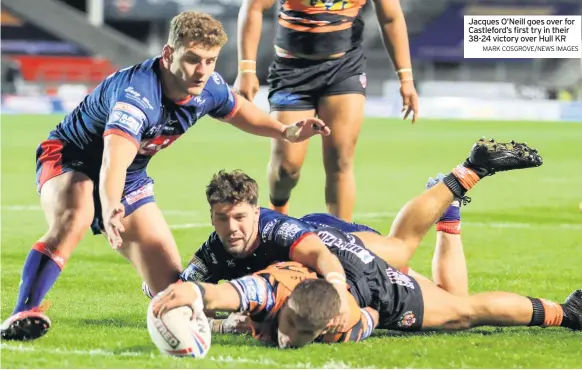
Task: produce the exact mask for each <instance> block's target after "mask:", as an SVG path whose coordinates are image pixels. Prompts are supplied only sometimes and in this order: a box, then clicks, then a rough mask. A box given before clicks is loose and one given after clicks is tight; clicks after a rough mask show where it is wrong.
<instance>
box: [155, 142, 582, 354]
mask: <svg viewBox="0 0 582 370" xmlns="http://www.w3.org/2000/svg"><path fill="white" fill-rule="evenodd" d="M509 153H511V155H508V154H509ZM477 161H478V163H480V164H482V165H483V166H475V165H474V164H475V163H476V162H477ZM467 164H469V165H470V164H473V165H472V166H471V168H468V166H467ZM538 165H541V158H540V157H539V156H538V155H537V154H536V152H535V151H534V150H531V149H530V148H528V147H527V146H525V145H522V144H513V143H512V144H505V145H504V144H501V145H500V144H497V143H494V142H492V143H482V145H478V146H477V147H476V149H475V150H473V151H472V153H471V155H470V157H469V160H468V163H466V165H465V166H459V167H457V168H456V169H455V170H454V172H453V174H450V175H448V176H446V177H444V179H443V182H442V183H438V184H436V185H435V186H434V187H432V188H430V189H429V190H427V191H425V192H424V193H423V194H422V195H420V196H419V197H417V198H415V199H414V200H413V201H412V202H410V203H409V204H408V205H407V206H405V207H404V209H403V210H402V211H401V212H400V213H399V215H398V216H397V218H396V220H395V225H396V226H398V223H400V222H403V221H406V223H407V224H408V228H409V229H410V230H415V231H413V232H415V233H417V234H418V235H419V236H420V235H422V236H424V235H425V234H426V232H427V231H428V228H430V225H432V224H433V223H434V222H435V221H436V220H437V219H438V218H439V217H440V216H441V215H442V214H443V213H444V211H445V210H446V209H447V208H448V206H449V205H450V204H451V202H452V201H454V200H455V197H456V198H461V199H462V198H463V197H464V196H465V193H466V191H467V190H468V189H470V188H471V187H473V186H474V185H475V184H476V183H477V181H479V180H480V179H481V178H482V177H483V176H486V175H490V174H493V173H494V172H495V171H499V170H510V169H519V168H526V167H532V166H538ZM425 205H428V206H425ZM411 208H414V209H415V212H414V213H413V214H408V215H407V211H409V210H410V209H411ZM434 209H438V210H439V212H438V214H437V216H436V217H434V211H433V210H434ZM412 215H414V217H411V216H412ZM316 232H317V234H318V235H319V236H320V238H322V239H323V240H327V241H328V242H330V241H332V239H333V243H330V244H328V247H329V248H330V249H331V250H332V251H333V252H334V253H336V254H337V255H338V257H339V258H340V261H342V264H343V265H344V269H345V270H346V273H347V276H348V280H347V284H348V285H349V289H350V293H351V294H352V296H353V298H354V300H353V301H352V305H354V304H357V305H358V306H359V307H360V308H362V310H361V311H360V313H359V315H354V314H353V315H352V316H351V318H350V323H352V324H354V325H353V326H352V327H351V328H350V330H348V331H345V332H343V333H337V334H330V333H326V327H327V324H328V322H329V320H330V319H331V318H333V317H334V315H335V314H336V313H337V310H338V307H339V297H338V296H337V293H336V291H335V289H334V288H333V286H332V285H331V284H330V283H329V282H327V281H324V280H322V279H315V278H316V274H315V273H312V272H310V271H309V270H307V269H302V268H301V266H297V265H296V264H290V263H279V264H276V265H274V266H270V267H268V268H267V269H265V270H264V271H261V272H259V273H256V274H253V275H251V276H246V277H243V278H240V279H235V280H234V281H231V282H230V283H227V284H221V285H214V284H206V283H191V282H189V283H186V284H183V283H178V284H172V285H171V286H170V287H169V288H168V289H167V290H165V291H164V292H162V294H160V296H159V297H158V298H156V299H157V302H156V303H155V308H154V312H155V313H156V314H158V315H160V314H163V312H165V311H167V310H169V309H172V308H174V307H179V306H193V303H194V302H195V301H196V300H197V299H202V300H203V303H204V305H205V307H206V308H207V309H209V310H220V311H230V312H236V311H238V312H245V313H248V314H250V315H251V319H252V320H253V321H252V324H253V332H254V335H255V336H256V337H258V338H262V339H268V340H271V341H274V342H276V343H278V345H279V346H280V347H300V346H303V345H305V344H308V343H310V342H311V341H313V340H315V339H318V340H322V341H332V342H333V341H346V340H361V339H363V338H365V337H366V336H368V335H369V334H370V333H371V331H372V329H373V328H374V327H378V328H381V329H395V330H408V331H419V330H463V329H469V328H472V327H476V326H482V325H494V326H562V327H567V328H571V329H582V290H577V291H575V292H574V293H573V294H572V295H570V297H568V298H567V299H566V302H565V303H564V304H558V303H556V302H552V301H548V300H543V299H538V298H530V297H525V296H520V295H517V294H514V293H506V292H488V293H481V294H476V295H472V296H469V297H467V296H464V294H459V295H454V294H451V293H449V292H447V291H445V290H443V289H441V288H439V287H438V286H437V285H436V284H434V283H433V282H431V281H429V280H427V279H418V280H416V279H414V278H412V277H410V276H408V275H406V274H404V273H401V272H399V271H398V269H399V268H401V267H403V266H391V265H389V264H388V263H386V262H385V261H384V260H383V259H381V258H379V257H378V256H376V255H375V254H374V253H372V252H371V251H370V250H368V249H367V248H366V247H367V244H366V243H365V242H362V240H361V239H359V238H358V237H357V236H356V234H357V233H354V234H346V233H342V232H341V231H340V230H338V229H334V228H328V227H323V228H321V229H318V230H317V231H316ZM368 233H370V232H368ZM370 234H373V233H370ZM399 245H400V246H401V247H402V243H400V244H399ZM404 247H405V246H404ZM404 262H405V263H408V261H404ZM299 281H301V282H299ZM235 293H236V294H235ZM352 312H353V311H352Z"/></svg>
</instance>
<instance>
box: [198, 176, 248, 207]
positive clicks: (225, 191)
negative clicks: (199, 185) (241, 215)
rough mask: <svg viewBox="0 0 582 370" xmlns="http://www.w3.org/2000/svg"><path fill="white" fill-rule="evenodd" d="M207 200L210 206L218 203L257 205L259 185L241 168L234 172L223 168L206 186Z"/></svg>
mask: <svg viewBox="0 0 582 370" xmlns="http://www.w3.org/2000/svg"><path fill="white" fill-rule="evenodd" d="M206 200H208V204H209V205H210V206H213V205H214V204H216V203H231V204H238V203H249V204H252V205H257V203H258V201H259V185H258V184H257V182H256V181H255V180H254V179H252V178H251V177H250V176H249V175H247V174H246V173H244V172H242V171H241V170H234V171H232V172H226V171H225V170H221V171H220V172H218V173H215V174H214V175H213V176H212V180H210V183H209V184H208V186H206Z"/></svg>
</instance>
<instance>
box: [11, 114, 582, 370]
mask: <svg viewBox="0 0 582 370" xmlns="http://www.w3.org/2000/svg"><path fill="white" fill-rule="evenodd" d="M60 119H61V117H59V116H24V115H23V116H2V127H1V128H2V132H1V133H2V173H1V174H2V193H1V194H2V213H1V216H2V239H1V241H2V255H1V257H2V262H1V267H2V268H1V270H2V281H1V282H2V289H1V292H2V305H1V308H2V319H5V318H6V317H7V316H8V315H9V314H10V312H11V310H12V308H13V305H14V302H15V299H16V292H17V287H18V282H19V276H20V271H21V268H22V263H23V261H24V258H25V256H26V254H27V253H28V251H29V250H30V247H31V245H32V244H33V243H34V242H35V241H36V240H37V238H38V237H40V236H41V235H42V234H43V233H44V232H45V221H44V217H43V214H42V212H41V211H40V209H39V206H38V204H39V202H38V196H37V194H36V191H35V173H34V171H35V163H34V152H35V148H36V146H37V145H38V143H39V142H40V141H41V140H43V139H44V138H45V137H46V136H47V134H48V131H49V130H50V129H51V128H52V127H54V125H56V124H57V123H58V121H59V120H60ZM483 135H487V136H488V137H494V138H495V139H497V140H499V141H505V140H511V139H516V140H520V141H527V142H528V143H529V144H530V145H532V146H533V147H536V148H538V149H539V150H540V152H541V154H542V156H543V158H544V161H545V163H544V165H543V166H542V167H541V168H536V169H528V170H524V171H517V172H511V173H500V174H498V175H495V176H493V177H491V178H487V179H485V180H484V181H482V182H481V183H480V184H479V185H478V186H477V187H476V188H475V189H474V191H472V192H471V197H472V198H473V202H472V203H471V204H470V205H469V206H468V207H466V208H463V221H464V223H463V237H464V245H465V252H466V256H467V259H468V268H469V279H470V290H471V292H480V291H486V290H508V291H515V292H519V293H522V294H527V295H532V296H538V297H545V298H548V299H554V300H559V301H562V300H563V299H564V298H565V297H566V296H567V295H568V294H569V293H570V292H572V291H573V290H574V289H576V288H582V215H581V214H580V213H579V211H578V204H579V203H580V202H581V201H582V191H581V190H582V186H581V185H582V164H581V159H582V145H580V140H581V138H582V125H581V124H576V123H553V122H548V123H539V122H523V123H518V122H482V121H449V122H447V121H438V120H422V121H420V122H419V123H418V124H416V125H410V124H409V123H407V122H403V121H399V120H387V119H367V120H366V122H365V124H364V126H363V129H362V134H361V137H360V140H359V143H358V150H357V157H356V165H355V168H356V174H357V183H358V197H357V206H356V214H355V219H356V221H359V222H363V223H367V224H369V225H370V226H373V227H375V228H378V229H380V230H382V231H384V232H388V230H389V228H390V223H391V221H392V219H393V217H394V214H395V213H396V212H397V211H398V210H399V208H400V207H401V206H402V205H403V204H404V203H405V202H406V201H407V200H409V199H410V198H411V197H413V196H414V195H416V194H418V193H419V192H421V191H422V190H423V188H424V185H425V183H426V180H427V178H428V177H429V176H434V175H435V174H436V173H438V172H446V171H449V170H450V169H451V168H452V167H454V166H455V165H456V164H458V163H459V162H460V161H462V160H463V159H464V158H465V157H466V155H467V153H468V151H469V149H470V147H471V145H472V143H473V142H474V140H476V139H478V138H479V137H481V136H483ZM268 155H269V140H268V139H264V138H258V137H253V136H250V135H246V134H244V133H240V132H238V131H237V130H236V129H234V128H232V127H229V126H228V125H226V124H223V123H219V122H216V121H211V120H204V121H202V122H200V123H199V124H198V125H197V127H195V128H194V129H192V130H191V131H190V132H189V133H188V134H187V135H185V136H184V137H183V138H181V139H180V140H179V141H178V142H176V143H175V144H174V145H173V147H172V148H171V149H169V150H164V151H162V152H161V153H159V154H158V155H157V156H156V158H154V159H153V161H152V163H151V165H150V170H149V171H150V175H151V176H153V177H154V179H155V180H156V189H155V190H156V196H157V201H158V204H159V205H160V207H161V208H162V210H164V211H165V214H166V217H167V221H168V223H169V224H170V225H172V227H173V228H174V229H173V231H174V235H175V237H176V239H177V242H178V245H179V246H180V251H181V254H182V256H183V261H184V263H185V262H186V261H187V260H188V259H189V257H190V256H191V255H192V253H193V252H194V251H195V250H196V249H197V248H198V246H199V245H200V244H201V242H203V241H204V240H205V239H206V237H207V234H208V233H209V232H210V231H211V229H210V227H209V225H208V221H209V220H208V206H207V204H205V197H204V187H205V185H206V183H207V181H208V180H209V179H210V177H211V175H212V174H213V173H214V172H215V171H218V170H220V169H222V168H226V169H235V168H241V169H244V170H245V171H247V172H248V173H249V174H250V175H251V176H253V177H255V178H256V179H257V180H258V181H259V184H260V186H261V187H262V193H261V204H262V205H266V204H267V199H268V198H267V183H266V167H267V161H268ZM320 158H321V144H320V140H313V142H312V143H311V146H310V151H309V155H308V159H307V161H306V164H305V167H304V170H303V172H302V178H301V182H300V184H299V186H298V188H297V189H296V191H295V192H294V193H293V197H292V203H291V213H292V215H302V214H304V213H309V212H320V211H324V210H325V202H324V176H323V171H322V164H321V160H320ZM434 240H435V235H434V230H433V231H431V232H430V233H429V235H428V236H427V238H426V239H425V240H424V242H423V243H422V245H421V246H420V247H419V249H418V252H417V254H416V255H415V257H414V259H413V261H412V263H411V265H412V267H413V268H414V269H416V270H418V271H420V272H423V273H425V274H430V260H431V257H432V252H433V248H434ZM140 283H141V280H140V279H139V277H138V276H137V274H136V272H135V271H134V269H133V267H132V266H131V265H130V264H129V263H128V262H126V261H125V260H124V259H123V258H122V257H121V256H119V255H118V254H117V253H116V252H114V251H113V250H111V248H110V247H109V245H108V244H107V242H106V240H105V239H104V238H103V237H94V236H91V235H90V234H87V237H86V238H85V239H84V240H83V241H82V243H81V244H80V245H79V247H78V249H77V251H76V253H75V254H74V256H73V258H72V259H71V260H70V261H69V263H68V265H67V267H66V269H65V271H64V272H63V274H62V275H61V278H60V279H59V281H58V282H57V283H56V285H55V287H54V288H53V289H52V291H50V293H49V294H48V297H47V298H48V300H50V301H51V302H52V307H51V309H50V310H49V312H48V314H49V315H50V317H51V319H52V320H53V328H52V330H51V331H50V332H49V334H48V335H46V336H45V337H44V338H42V339H40V340H38V341H36V342H33V343H24V344H19V343H2V344H1V358H2V367H4V368H37V367H45V368H46V367H49V368H55V367H56V368H76V367H82V368H95V367H96V368H101V367H104V368H201V367H202V368H223V367H228V368H285V367H291V368H312V367H316V368H321V367H329V368H337V367H340V368H341V367H350V368H356V367H359V368H371V367H374V368H394V367H413V368H443V367H445V368H458V367H459V368H523V367H528V368H567V367H580V364H581V363H582V360H581V359H582V354H581V349H582V333H575V332H571V331H567V330H563V329H541V328H531V329H528V328H518V329H493V328H479V329H474V330H472V331H469V332H465V333H457V334H424V335H422V334H419V335H402V334H399V333H394V332H385V331H378V332H376V333H375V334H374V336H373V337H372V338H370V339H369V340H366V341H365V342H362V343H354V344H345V345H331V346H330V345H311V346H309V347H307V348H304V349H301V350H289V351H280V350H277V349H273V348H265V347H263V346H261V345H259V344H258V343H255V342H254V341H253V340H251V339H250V338H248V337H237V336H227V335H216V336H214V337H213V346H212V349H211V350H210V353H209V354H208V356H207V358H206V359H204V360H201V361H197V360H194V359H191V358H187V359H176V358H169V357H165V356H162V355H160V354H159V353H158V352H157V350H156V348H155V347H154V345H153V344H152V343H151V341H150V339H149V336H148V333H147V330H146V324H145V312H146V308H147V305H148V302H149V301H148V300H147V299H146V298H145V297H144V296H143V295H142V293H141V289H140Z"/></svg>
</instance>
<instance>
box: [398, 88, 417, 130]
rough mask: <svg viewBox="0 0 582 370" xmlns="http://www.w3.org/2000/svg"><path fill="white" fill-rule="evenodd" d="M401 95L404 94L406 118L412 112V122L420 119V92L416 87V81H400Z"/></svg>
mask: <svg viewBox="0 0 582 370" xmlns="http://www.w3.org/2000/svg"><path fill="white" fill-rule="evenodd" d="M400 95H401V96H402V111H401V112H404V119H407V118H408V116H409V115H410V113H412V123H416V120H417V119H418V93H417V92H416V88H415V87H414V81H412V80H410V81H408V80H407V81H402V82H401V83H400Z"/></svg>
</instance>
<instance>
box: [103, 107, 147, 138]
mask: <svg viewBox="0 0 582 370" xmlns="http://www.w3.org/2000/svg"><path fill="white" fill-rule="evenodd" d="M144 122H145V114H144V113H143V112H142V111H141V109H139V108H137V107H135V106H133V105H131V104H128V103H116V104H115V106H114V107H113V111H112V112H111V116H110V117H109V124H112V125H116V126H120V127H122V128H124V129H126V130H128V131H129V132H130V133H132V134H134V135H138V134H139V130H140V129H141V127H142V126H143V124H144Z"/></svg>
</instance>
